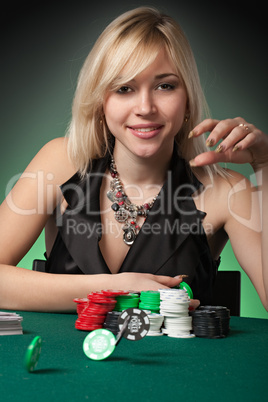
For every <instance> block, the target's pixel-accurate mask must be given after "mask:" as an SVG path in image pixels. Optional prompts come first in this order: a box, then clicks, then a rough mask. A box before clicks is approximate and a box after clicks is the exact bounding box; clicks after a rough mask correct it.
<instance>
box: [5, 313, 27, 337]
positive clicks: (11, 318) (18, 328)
mask: <svg viewBox="0 0 268 402" xmlns="http://www.w3.org/2000/svg"><path fill="white" fill-rule="evenodd" d="M22 320H23V318H22V316H21V315H19V314H17V313H7V312H5V311H0V335H21V334H22V333H23V329H22V325H21V322H22Z"/></svg>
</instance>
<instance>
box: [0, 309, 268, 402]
mask: <svg viewBox="0 0 268 402" xmlns="http://www.w3.org/2000/svg"><path fill="white" fill-rule="evenodd" d="M20 314H21V315H22V316H23V322H22V324H23V332H24V334H23V335H13V336H0V400H1V401H3V402H6V401H21V402H24V401H38V402H43V401H49V402H51V401H66V402H68V401H75V402H76V401H79V402H80V401H101V402H102V401H111V402H113V401H116V402H117V401H126V402H128V401H165V402H169V401H182V400H183V401H187V402H189V401H195V402H200V401H212V400H214V401H217V402H221V401H225V402H226V401H228V402H231V401H251V402H252V401H265V400H267V395H268V320H263V319H251V318H238V317H231V321H230V325H231V330H230V334H229V336H228V337H226V338H223V339H204V338H197V337H196V338H192V339H175V338H170V337H167V336H162V337H145V338H144V339H142V340H139V341H136V342H133V341H128V340H126V339H124V338H123V339H122V340H121V342H120V343H119V345H118V346H117V347H116V349H115V351H114V353H113V354H112V355H111V356H110V357H109V358H108V359H106V360H102V361H94V360H90V359H88V358H87V357H86V356H85V354H84V352H83V349H82V344H83V340H84V338H85V336H86V335H87V332H83V331H78V330H76V329H75V327H74V324H75V320H76V315H73V314H47V313H29V312H21V313H20ZM36 335H40V336H41V337H42V340H43V345H42V353H41V356H40V359H39V362H38V365H37V367H36V369H35V371H34V372H33V373H28V372H27V371H26V370H25V368H24V365H23V361H24V355H25V351H26V349H27V346H28V344H29V343H30V342H31V341H32V339H33V338H34V337H35V336H36Z"/></svg>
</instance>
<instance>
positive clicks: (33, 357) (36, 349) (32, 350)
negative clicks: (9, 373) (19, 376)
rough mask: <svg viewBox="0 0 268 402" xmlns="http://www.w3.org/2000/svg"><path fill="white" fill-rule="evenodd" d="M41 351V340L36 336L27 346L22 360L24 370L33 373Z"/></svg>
mask: <svg viewBox="0 0 268 402" xmlns="http://www.w3.org/2000/svg"><path fill="white" fill-rule="evenodd" d="M41 349H42V339H41V337H40V336H36V337H35V338H34V339H33V340H32V342H31V343H30V345H29V346H28V348H27V350H26V353H25V358H24V366H25V368H26V370H27V371H29V372H30V373H31V372H32V371H34V369H35V367H36V365H37V363H38V360H39V357H40V354H41Z"/></svg>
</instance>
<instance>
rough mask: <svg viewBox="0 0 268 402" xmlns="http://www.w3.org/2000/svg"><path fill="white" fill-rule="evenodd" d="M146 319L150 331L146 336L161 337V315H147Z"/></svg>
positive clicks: (162, 319) (162, 318) (162, 317)
mask: <svg viewBox="0 0 268 402" xmlns="http://www.w3.org/2000/svg"><path fill="white" fill-rule="evenodd" d="M148 318H149V321H150V329H149V331H148V333H147V336H161V335H163V332H162V331H161V327H162V324H163V321H164V316H163V315H162V314H157V313H149V314H148Z"/></svg>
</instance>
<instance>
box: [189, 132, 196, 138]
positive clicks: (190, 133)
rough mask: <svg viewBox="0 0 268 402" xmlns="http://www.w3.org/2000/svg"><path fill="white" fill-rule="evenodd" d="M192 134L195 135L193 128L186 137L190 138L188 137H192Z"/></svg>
mask: <svg viewBox="0 0 268 402" xmlns="http://www.w3.org/2000/svg"><path fill="white" fill-rule="evenodd" d="M194 136H195V132H194V130H192V131H190V132H189V135H188V138H189V139H190V138H192V137H194Z"/></svg>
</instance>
